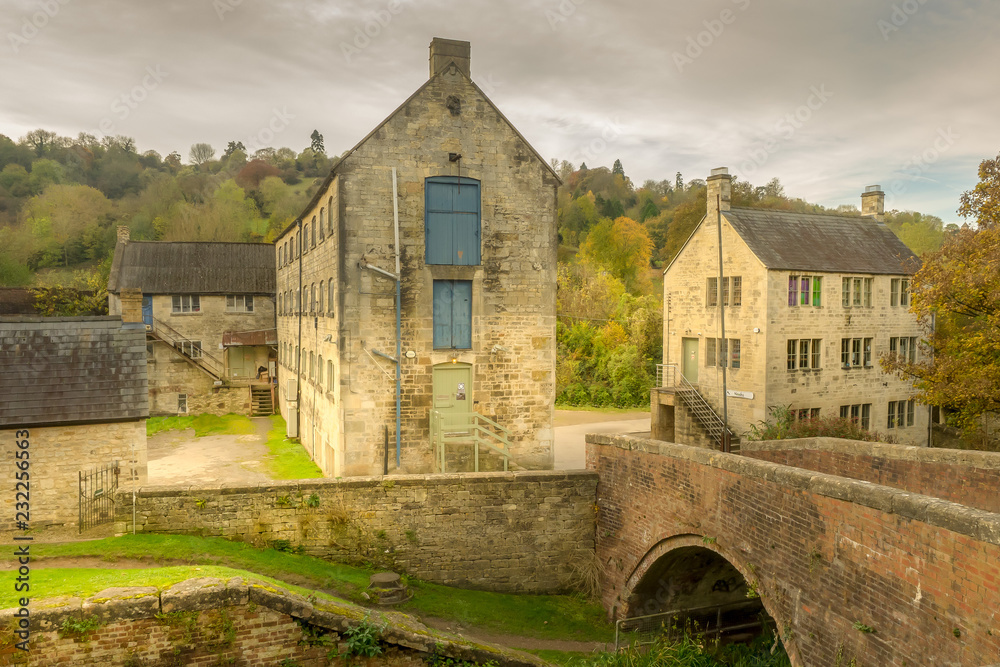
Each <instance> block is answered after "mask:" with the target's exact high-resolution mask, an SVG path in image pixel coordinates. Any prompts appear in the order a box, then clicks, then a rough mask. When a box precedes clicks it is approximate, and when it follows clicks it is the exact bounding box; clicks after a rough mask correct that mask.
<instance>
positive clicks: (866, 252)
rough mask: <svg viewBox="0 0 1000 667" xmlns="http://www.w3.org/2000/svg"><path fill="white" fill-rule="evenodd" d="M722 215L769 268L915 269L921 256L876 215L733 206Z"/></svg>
mask: <svg viewBox="0 0 1000 667" xmlns="http://www.w3.org/2000/svg"><path fill="white" fill-rule="evenodd" d="M722 215H723V216H725V218H726V220H728V221H729V223H730V224H731V225H732V226H733V229H735V230H736V232H737V233H738V234H739V235H740V236H741V237H742V238H743V240H744V241H746V244H747V245H748V246H749V247H750V250H751V251H752V252H753V253H754V254H755V255H756V256H757V258H758V259H760V261H761V262H763V263H764V266H766V267H767V268H769V269H784V270H791V271H818V272H830V273H875V274H911V273H914V272H915V271H916V270H917V268H919V266H920V260H919V259H917V256H916V255H914V254H913V252H912V251H911V250H910V249H909V248H907V247H906V245H905V244H904V243H903V242H902V241H900V240H899V238H897V237H896V235H895V234H893V233H892V231H891V230H890V229H889V228H888V227H886V226H885V225H884V224H881V223H879V222H877V221H875V220H874V219H872V218H859V217H852V216H846V215H829V214H825V213H793V212H790V211H770V210H766V209H750V208H734V209H730V210H729V211H723V213H722Z"/></svg>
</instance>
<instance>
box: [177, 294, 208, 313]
mask: <svg viewBox="0 0 1000 667" xmlns="http://www.w3.org/2000/svg"><path fill="white" fill-rule="evenodd" d="M170 312H171V313H198V312H201V297H200V296H198V295H197V294H179V295H178V294H175V295H173V296H172V297H170Z"/></svg>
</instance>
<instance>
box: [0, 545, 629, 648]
mask: <svg viewBox="0 0 1000 667" xmlns="http://www.w3.org/2000/svg"><path fill="white" fill-rule="evenodd" d="M31 555H32V559H33V560H36V561H37V559H40V558H45V557H55V556H93V557H100V558H102V559H103V560H106V561H114V560H116V559H118V558H149V557H150V556H154V559H160V560H161V561H162V559H166V558H169V559H171V560H180V561H185V562H188V563H192V565H190V566H185V567H186V568H187V569H186V570H185V571H186V572H188V574H186V575H184V576H180V575H179V574H177V573H178V572H180V571H181V570H182V569H184V568H175V567H164V568H161V569H155V570H115V571H105V570H86V571H82V572H85V573H90V575H89V576H84V575H80V576H79V577H77V576H76V575H69V574H67V575H66V578H67V580H68V581H69V583H67V584H66V586H76V587H77V588H75V589H73V590H75V591H77V592H73V593H67V592H62V591H65V590H68V589H66V588H65V587H64V586H62V585H61V584H59V583H58V582H59V580H60V578H61V577H62V576H63V575H61V574H60V573H63V572H66V573H70V572H77V570H56V569H51V570H49V569H44V568H42V569H36V570H33V571H32V574H31V577H32V579H31V581H32V592H33V594H34V595H35V596H36V597H38V598H41V597H51V596H54V595H69V594H73V595H93V594H94V593H96V592H98V591H99V590H101V589H103V588H106V587H107V586H111V585H118V586H127V585H129V586H139V585H152V586H161V585H165V584H163V583H158V582H162V581H167V579H171V577H175V576H180V578H179V579H175V580H171V581H170V582H168V583H175V582H176V581H180V580H181V579H184V578H187V577H195V576H221V575H217V574H209V572H212V571H214V570H212V568H213V567H220V566H225V567H229V568H236V569H237V570H238V571H239V572H238V573H237V574H228V575H227V576H230V577H232V576H248V575H247V574H246V572H247V571H249V572H253V573H255V574H254V576H258V577H260V578H265V577H270V578H273V579H274V580H276V581H294V582H296V583H297V584H300V585H303V586H308V587H310V588H314V587H315V588H318V589H327V590H330V591H331V592H334V593H336V594H337V596H338V597H341V598H344V599H348V600H352V601H354V602H359V601H360V600H361V597H360V594H361V591H362V590H364V589H365V588H366V587H367V586H368V578H369V577H370V576H371V575H372V574H373V573H374V572H375V570H374V569H371V568H366V567H355V566H351V565H343V564H339V563H330V562H328V561H325V560H322V559H319V558H313V557H311V556H302V555H298V554H292V553H286V552H281V551H276V550H274V549H256V548H254V547H252V546H250V545H248V544H245V543H241V542H230V541H228V540H223V539H220V538H204V537H194V536H187V535H154V534H148V535H125V536H122V537H115V538H108V539H104V540H93V541H88V542H73V543H69V544H35V545H32V547H31ZM2 558H3V559H6V560H11V559H13V558H14V556H13V555H6V554H5V555H3V556H2ZM193 567H201V570H200V571H197V572H196V573H193V574H192V573H191V572H192V570H191V568H193ZM114 572H117V573H119V575H118V576H121V577H134V578H132V579H128V581H129V583H107V581H111V580H113V577H114ZM122 573H129V574H122ZM158 573H163V574H158ZM42 576H45V577H46V579H41V578H40V577H42ZM105 577H111V579H107V578H105ZM143 577H146V578H145V579H143ZM157 577H160V578H157ZM163 577H166V578H165V579H164V578H163ZM91 579H93V580H94V583H93V584H91V583H90V580H91ZM124 580H125V579H122V580H121V581H124ZM143 581H148V582H149V583H148V584H147V583H142V582H143ZM36 582H37V588H36ZM409 583H410V587H411V588H412V589H413V591H414V597H413V599H412V600H411V601H410V602H408V603H406V604H403V605H400V606H399V607H397V609H398V610H400V611H404V612H409V613H414V614H418V615H427V616H436V617H438V618H443V619H447V620H454V621H459V622H461V623H463V624H465V625H468V626H474V627H479V628H483V629H486V630H489V631H491V632H497V633H503V634H511V635H519V636H523V637H535V638H539V639H572V640H577V641H602V642H603V641H609V640H611V639H613V638H614V628H613V626H611V625H610V624H608V623H607V622H606V621H605V620H604V610H603V609H602V608H601V607H600V606H599V605H597V604H595V603H592V602H588V601H586V600H584V599H582V598H580V597H576V596H569V595H512V594H504V593H489V592H485V591H470V590H464V589H459V588H450V587H448V586H441V585H439V584H431V583H427V582H422V581H415V580H412V579H411V580H410V582H409ZM282 585H285V584H282ZM87 587H90V588H87ZM8 588H9V590H2V587H0V602H2V605H3V607H9V606H11V605H12V604H13V602H12V600H13V597H12V596H13V593H12V591H13V587H12V586H11V587H8ZM290 588H291V587H290ZM297 590H298V589H297ZM35 591H37V593H36V592H35ZM300 592H301V591H300ZM4 596H7V597H4ZM8 598H9V599H8ZM3 607H0V608H3Z"/></svg>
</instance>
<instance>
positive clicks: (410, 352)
mask: <svg viewBox="0 0 1000 667" xmlns="http://www.w3.org/2000/svg"><path fill="white" fill-rule="evenodd" d="M405 356H406V358H407V359H412V358H414V357H415V356H417V353H416V352H414V351H413V350H407V351H406V355H405Z"/></svg>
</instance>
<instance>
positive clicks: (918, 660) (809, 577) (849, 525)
mask: <svg viewBox="0 0 1000 667" xmlns="http://www.w3.org/2000/svg"><path fill="white" fill-rule="evenodd" d="M587 466H588V468H591V469H594V470H596V471H597V472H598V474H599V477H600V481H599V484H598V507H599V515H598V530H597V554H598V557H599V558H600V561H601V562H602V563H604V564H605V582H604V595H603V602H604V604H605V605H606V607H607V608H608V609H609V611H610V610H611V609H612V608H613V607H618V611H619V614H620V615H625V613H623V612H627V605H628V598H629V595H630V593H631V590H632V588H633V587H634V586H635V584H636V583H637V582H638V580H639V579H640V578H641V575H642V573H643V572H644V571H645V570H646V568H648V567H649V565H651V564H652V561H653V560H655V558H656V557H658V556H660V555H662V554H664V553H667V552H668V551H670V550H671V549H672V548H675V547H678V546H692V545H698V546H703V547H705V548H709V549H711V550H713V551H715V552H717V553H719V554H720V555H722V556H723V557H725V558H726V559H727V560H729V562H731V563H732V564H733V565H734V566H735V567H736V568H737V569H738V570H740V572H741V573H742V574H743V576H744V577H745V578H746V579H747V581H749V582H751V583H753V584H754V585H755V586H756V588H757V590H758V591H760V593H761V597H762V600H763V602H764V605H765V607H766V608H767V610H768V612H769V613H770V614H771V616H772V617H773V618H774V619H775V620H776V622H777V625H778V628H779V632H780V633H781V634H782V636H783V637H784V639H785V646H786V648H787V649H788V652H789V655H790V657H791V658H792V662H793V664H794V665H796V666H807V667H813V666H815V667H829V666H830V665H835V664H840V665H841V666H842V667H846V666H847V665H850V664H851V660H852V659H854V660H856V663H855V664H856V665H857V666H858V667H861V666H866V667H872V666H878V667H882V666H886V665H896V666H902V665H908V666H910V667H915V666H917V665H928V666H933V667H941V666H943V665H955V666H959V665H961V666H969V667H979V666H980V665H988V664H991V663H995V662H1000V611H998V610H1000V573H998V572H997V563H1000V546H998V545H1000V516H997V515H993V514H989V513H986V512H982V511H979V510H974V509H969V508H962V507H959V506H956V505H953V504H950V503H944V502H942V501H937V500H933V499H930V498H926V497H923V496H917V495H915V494H910V493H906V492H902V491H897V490H893V489H888V488H886V487H880V486H877V487H873V486H872V485H870V484H863V483H861V482H857V481H854V480H848V479H844V478H836V477H832V476H828V475H817V474H816V473H814V472H809V471H804V470H800V469H795V468H790V467H785V466H780V465H776V464H773V463H769V462H765V461H757V460H753V459H747V458H745V457H741V456H734V455H727V454H720V453H717V452H710V451H706V450H703V449H696V448H692V447H686V446H684V445H675V444H670V443H658V442H654V441H649V440H638V439H630V438H625V437H623V436H614V437H609V436H599V435H591V436H588V444H587ZM703 538H709V539H708V540H705V539H703ZM855 623H861V624H864V625H866V626H869V627H871V628H874V630H875V632H873V633H864V632H861V631H859V630H857V629H855V627H854V624H855ZM956 629H957V631H958V635H959V636H957V637H956V636H955V630H956ZM838 655H839V656H841V658H840V660H839V661H838V657H837V656H838Z"/></svg>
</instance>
